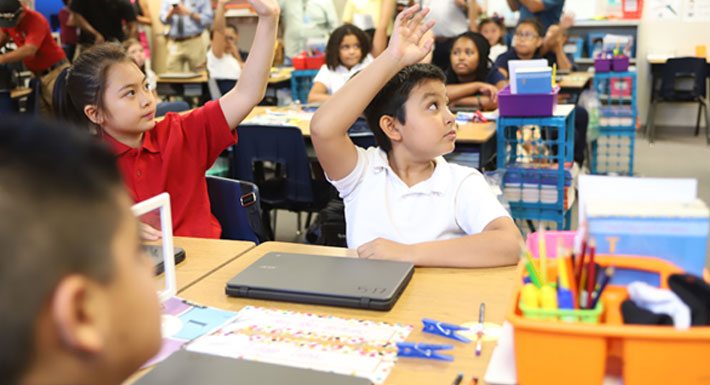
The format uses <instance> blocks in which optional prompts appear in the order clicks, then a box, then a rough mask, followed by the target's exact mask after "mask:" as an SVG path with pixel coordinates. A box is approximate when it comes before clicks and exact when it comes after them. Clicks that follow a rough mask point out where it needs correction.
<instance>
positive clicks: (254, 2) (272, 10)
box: [249, 0, 281, 17]
mask: <svg viewBox="0 0 710 385" xmlns="http://www.w3.org/2000/svg"><path fill="white" fill-rule="evenodd" d="M249 6H251V8H252V9H253V10H254V12H256V14H257V15H258V16H260V17H261V16H276V15H278V14H279V12H281V8H279V3H277V2H276V0H249Z"/></svg>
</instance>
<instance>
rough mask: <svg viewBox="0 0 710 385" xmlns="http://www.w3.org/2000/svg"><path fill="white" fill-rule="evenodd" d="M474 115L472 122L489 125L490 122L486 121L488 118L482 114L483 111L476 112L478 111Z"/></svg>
mask: <svg viewBox="0 0 710 385" xmlns="http://www.w3.org/2000/svg"><path fill="white" fill-rule="evenodd" d="M473 113H474V116H473V119H472V120H473V121H474V122H480V123H487V122H488V119H486V117H485V116H483V114H482V113H481V111H478V110H476V111H474V112H473Z"/></svg>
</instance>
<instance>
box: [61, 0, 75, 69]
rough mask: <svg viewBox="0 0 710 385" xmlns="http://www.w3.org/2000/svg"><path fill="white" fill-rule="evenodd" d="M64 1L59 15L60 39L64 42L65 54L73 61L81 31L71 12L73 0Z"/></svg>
mask: <svg viewBox="0 0 710 385" xmlns="http://www.w3.org/2000/svg"><path fill="white" fill-rule="evenodd" d="M62 1H63V2H64V8H62V9H60V10H59V14H58V15H57V18H58V19H59V39H60V40H61V42H62V49H63V50H64V53H65V54H66V55H67V58H68V59H69V60H71V59H72V58H73V57H74V50H76V43H77V41H78V39H79V34H78V31H79V29H78V28H77V26H76V23H75V22H74V16H72V13H71V11H70V10H69V8H70V7H71V0H62Z"/></svg>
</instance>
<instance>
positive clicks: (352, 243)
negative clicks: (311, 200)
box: [329, 147, 509, 248]
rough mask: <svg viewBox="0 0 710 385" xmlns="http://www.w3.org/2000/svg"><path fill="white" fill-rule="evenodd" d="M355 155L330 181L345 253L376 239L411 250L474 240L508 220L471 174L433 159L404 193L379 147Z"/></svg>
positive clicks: (480, 179) (478, 175)
mask: <svg viewBox="0 0 710 385" xmlns="http://www.w3.org/2000/svg"><path fill="white" fill-rule="evenodd" d="M357 153H358V159H357V165H356V166H355V169H353V171H352V172H351V173H350V175H348V176H346V177H345V178H343V179H341V180H338V181H332V180H331V181H330V182H331V183H332V184H333V186H335V188H336V189H337V190H338V192H340V197H341V198H343V201H344V202H345V223H346V235H347V241H348V247H349V248H357V247H359V246H360V245H362V244H364V243H367V242H370V241H372V240H374V239H376V238H385V239H389V240H391V241H395V242H399V243H404V244H413V243H420V242H427V241H435V240H445V239H451V238H457V237H461V236H465V235H471V234H478V233H480V232H481V231H482V230H483V229H484V228H485V227H486V226H487V225H488V224H489V223H490V222H492V221H493V220H494V219H496V218H500V217H509V215H508V212H507V211H505V209H504V208H503V206H501V204H500V203H499V202H498V200H497V199H496V197H495V196H494V195H493V193H492V192H491V189H490V187H488V183H486V180H485V179H484V178H483V175H481V173H480V172H478V171H477V170H476V169H473V168H469V167H464V166H459V165H456V164H450V163H447V162H446V160H444V158H443V157H437V158H436V159H435V162H436V167H435V168H434V172H433V174H432V175H431V177H430V178H429V179H427V180H425V181H422V182H420V183H417V184H416V185H414V186H412V187H408V186H407V185H406V184H405V183H404V182H403V181H402V180H401V179H400V178H399V176H398V175H397V174H395V173H394V171H393V170H392V169H391V168H390V166H389V162H388V161H387V154H386V153H385V152H384V151H382V150H380V148H379V147H370V148H368V149H367V150H365V149H362V148H360V147H358V148H357ZM329 180H330V179H329Z"/></svg>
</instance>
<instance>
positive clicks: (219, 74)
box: [207, 0, 246, 80]
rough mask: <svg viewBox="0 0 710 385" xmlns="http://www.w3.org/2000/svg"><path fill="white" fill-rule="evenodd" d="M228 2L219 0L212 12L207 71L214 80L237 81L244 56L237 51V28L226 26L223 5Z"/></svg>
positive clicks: (227, 0)
mask: <svg viewBox="0 0 710 385" xmlns="http://www.w3.org/2000/svg"><path fill="white" fill-rule="evenodd" d="M228 2H229V0H219V2H218V3H217V9H215V12H214V25H213V26H212V31H211V33H210V41H211V43H210V49H209V50H208V51H207V71H208V72H209V74H210V77H212V78H215V79H225V80H237V79H239V75H241V73H242V67H243V66H244V58H245V57H246V54H245V53H242V52H240V51H239V49H237V44H238V43H239V31H238V30H237V27H235V26H234V25H231V24H228V23H227V20H226V18H225V4H227V3H228Z"/></svg>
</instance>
